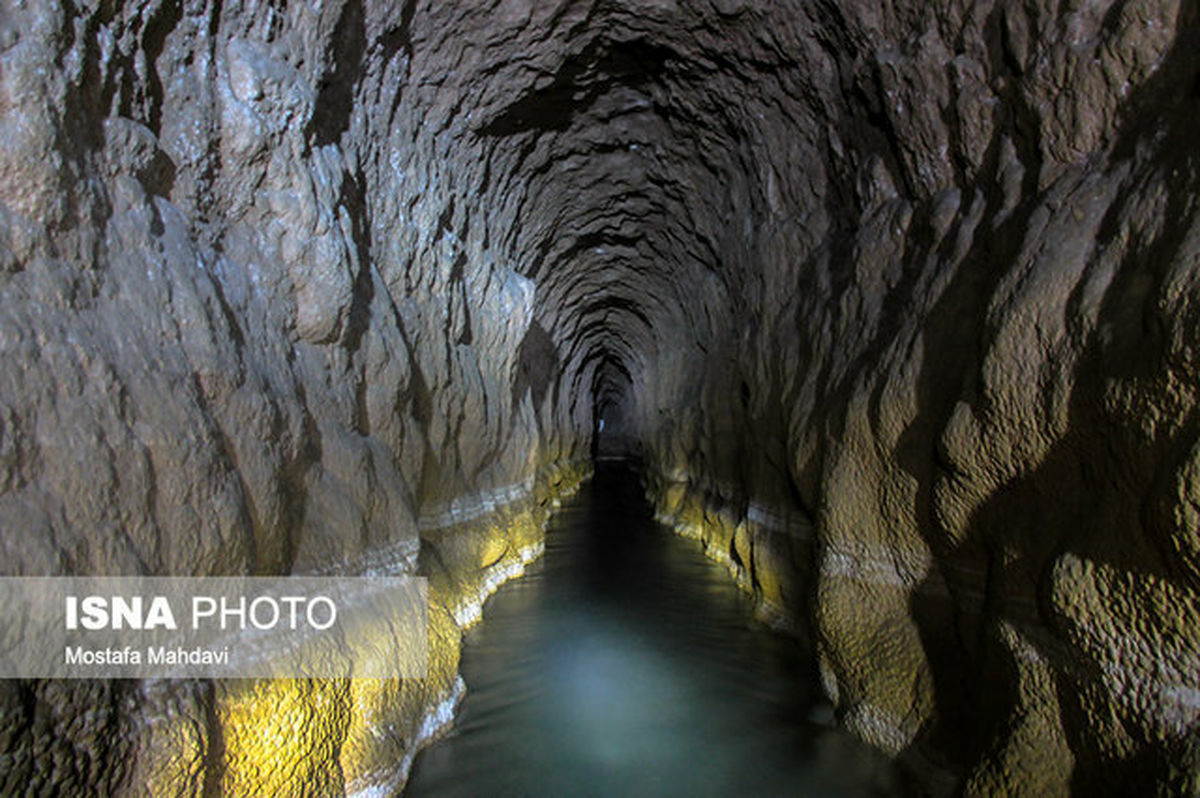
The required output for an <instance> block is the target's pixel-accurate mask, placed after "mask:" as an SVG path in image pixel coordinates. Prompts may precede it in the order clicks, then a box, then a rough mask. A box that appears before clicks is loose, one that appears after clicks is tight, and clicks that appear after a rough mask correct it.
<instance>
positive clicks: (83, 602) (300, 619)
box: [0, 577, 428, 679]
mask: <svg viewBox="0 0 1200 798" xmlns="http://www.w3.org/2000/svg"><path fill="white" fill-rule="evenodd" d="M426 601H427V588H426V580H425V579H423V578H418V577H2V578H0V678H31V679H64V678H65V679H95V678H105V679H109V678H138V679H143V678H189V679H193V678H289V677H297V678H330V677H350V678H371V679H374V678H421V677H423V676H424V675H425V668H426V660H427V656H428V646H427V639H426V626H425V612H426V606H427V604H426Z"/></svg>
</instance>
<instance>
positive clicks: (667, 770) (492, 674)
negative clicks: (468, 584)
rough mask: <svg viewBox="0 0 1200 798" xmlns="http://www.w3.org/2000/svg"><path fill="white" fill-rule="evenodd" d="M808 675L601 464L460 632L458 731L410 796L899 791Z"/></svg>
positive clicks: (634, 489)
mask: <svg viewBox="0 0 1200 798" xmlns="http://www.w3.org/2000/svg"><path fill="white" fill-rule="evenodd" d="M813 670H814V669H813V665H812V663H811V662H810V661H809V660H808V659H807V658H806V657H805V656H803V653H802V652H801V651H800V650H799V648H798V646H797V645H796V644H795V643H794V642H793V641H791V640H789V639H786V638H781V637H779V636H776V635H773V634H771V633H769V632H767V631H766V630H765V629H764V628H763V627H762V626H760V625H758V624H756V623H755V622H754V620H753V613H752V607H751V604H750V601H749V599H748V598H747V597H745V596H744V595H742V594H741V593H739V592H738V591H737V589H736V588H735V587H734V586H733V584H732V583H731V582H730V580H729V577H728V575H727V574H726V572H725V571H724V570H723V569H722V568H721V567H720V566H717V565H715V564H713V563H712V562H710V561H709V560H707V559H706V558H705V557H704V556H703V555H702V554H701V553H700V552H699V550H698V549H697V548H696V545H695V544H694V543H692V542H690V541H685V540H682V539H679V538H676V537H675V536H674V535H672V534H671V532H670V531H669V530H668V529H665V528H664V527H662V526H659V525H658V524H655V523H654V522H653V521H652V520H651V519H650V510H649V508H648V506H647V505H646V504H645V502H644V500H643V499H642V495H641V489H640V487H639V486H638V484H637V481H636V479H635V478H634V477H632V476H631V475H630V474H629V472H628V471H625V470H623V469H622V468H621V467H619V466H618V465H615V464H606V463H601V464H599V465H598V466H597V470H596V476H595V479H594V480H593V481H592V482H591V483H590V484H589V485H586V486H584V488H583V489H582V490H581V491H580V493H579V494H578V495H577V496H576V497H575V498H574V499H572V500H571V501H570V503H569V504H567V505H565V506H564V507H563V509H562V510H561V511H560V513H559V514H558V515H556V516H555V518H554V520H553V521H552V523H551V526H550V529H549V531H548V533H547V537H546V554H545V556H544V557H543V558H542V560H540V561H539V562H538V563H537V564H536V565H534V566H533V567H531V568H530V569H529V571H528V573H527V575H526V576H525V577H524V578H522V579H519V580H517V581H515V582H512V583H510V584H508V585H506V586H505V587H503V588H501V590H500V592H499V593H497V594H496V595H495V596H494V597H493V598H492V599H491V600H490V601H489V602H488V604H487V606H486V608H485V610H484V616H483V623H482V624H480V625H478V626H476V627H475V628H474V629H473V630H471V632H470V633H469V634H468V635H467V645H466V646H465V647H464V649H463V660H462V671H463V677H464V678H465V679H466V682H467V685H468V693H467V697H466V699H465V701H464V702H463V705H462V707H461V712H460V715H459V717H458V720H457V723H456V727H455V730H454V731H453V732H452V733H451V735H450V736H449V737H447V738H446V739H445V740H443V741H441V742H439V743H438V744H436V745H434V746H433V747H431V748H430V749H428V750H426V751H425V752H423V753H422V754H420V755H419V756H418V757H417V761H416V765H415V767H414V769H413V773H412V777H411V779H410V782H409V785H408V787H407V789H406V790H405V795H407V796H435V797H436V798H453V797H454V796H592V795H595V796H659V795H680V796H683V795H686V796H708V795H712V796H727V795H746V796H819V795H884V794H894V793H896V792H898V791H899V785H900V784H901V782H900V779H899V776H898V773H897V771H896V769H895V768H894V766H892V765H891V764H890V763H889V762H888V761H887V760H886V759H885V758H884V757H882V756H881V755H880V754H878V753H876V752H874V751H873V750H871V749H869V748H867V747H866V746H865V745H863V744H862V743H859V742H858V741H857V740H855V739H854V738H852V737H850V736H849V735H848V734H846V733H845V732H842V731H841V730H839V729H837V728H836V727H834V726H832V722H831V718H832V713H831V711H830V709H829V706H828V704H827V703H826V702H825V701H824V699H823V697H822V696H821V693H820V688H819V687H818V686H817V683H816V677H815V674H814V672H813Z"/></svg>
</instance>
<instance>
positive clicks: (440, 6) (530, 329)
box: [0, 0, 1200, 794]
mask: <svg viewBox="0 0 1200 798" xmlns="http://www.w3.org/2000/svg"><path fill="white" fill-rule="evenodd" d="M1198 17H1200V11H1198V10H1197V7H1196V5H1195V4H1194V3H1187V2H1161V3H1151V2H1129V3H1107V2H1099V3H1085V4H1074V3H1059V2H1055V1H1054V0H1044V1H1043V2H1030V3H1024V4H1017V3H1001V2H996V3H989V2H984V3H975V2H951V3H944V4H939V5H938V6H937V7H936V8H934V7H931V6H928V5H927V4H917V3H913V4H895V3H883V4H880V3H867V2H861V3H860V2H853V1H852V0H845V1H843V2H834V1H832V0H830V1H829V2H824V1H823V2H817V3H810V4H804V5H802V6H798V5H796V4H793V3H783V2H779V3H753V4H752V3H742V2H737V1H736V0H714V1H713V2H707V1H705V0H694V1H693V2H684V1H683V0H678V1H677V2H658V1H652V0H646V1H645V2H634V3H625V4H614V3H608V2H590V1H587V0H585V1H583V2H565V3H533V2H528V0H512V1H511V2H509V1H502V2H496V3H488V4H482V3H471V2H461V3H442V2H437V3H432V2H429V3H426V2H417V1H416V0H410V1H409V2H403V3H377V2H362V0H342V1H340V2H338V1H334V2H325V3H321V4H315V5H314V4H305V3H288V4H282V3H281V4H270V3H253V2H223V3H222V2H214V1H213V0H208V1H207V2H206V1H205V0H187V2H179V3H174V2H150V3H128V4H125V5H121V4H118V3H90V2H78V3H68V4H59V3H50V2H41V1H40V0H34V2H27V3H24V4H16V3H14V4H10V5H7V6H5V7H4V8H3V9H2V11H0V84H2V85H0V89H2V90H0V215H2V217H3V218H2V220H0V364H2V365H3V368H0V519H2V520H3V527H2V528H3V534H0V547H2V549H0V551H2V556H0V562H2V563H3V568H4V572H5V573H8V574H66V573H94V574H118V573H146V574H179V575H183V574H209V573H214V574H215V573H259V574H277V573H293V572H295V573H300V572H315V571H322V572H329V571H333V572H344V573H357V572H365V571H368V570H389V571H392V572H406V571H417V570H419V571H420V572H421V573H424V574H427V575H429V576H430V578H431V582H432V583H433V585H434V586H435V588H436V591H437V597H438V598H437V600H438V602H439V604H438V606H439V607H440V608H441V614H440V615H438V613H434V614H435V615H437V616H438V618H440V620H437V621H435V624H438V627H437V632H436V633H435V635H434V636H435V640H437V641H443V642H440V643H437V644H436V645H437V646H440V647H439V648H437V652H438V653H437V654H436V656H435V660H436V662H437V666H436V670H437V673H436V675H435V676H433V677H431V679H430V680H429V681H428V683H426V684H413V683H406V684H397V685H392V686H382V687H380V688H379V692H378V693H377V694H372V696H366V697H364V696H358V697H355V696H353V695H352V694H351V693H352V691H353V690H355V689H358V688H355V687H354V686H353V685H351V686H349V687H347V686H346V685H340V686H339V685H326V686H318V687H312V686H303V685H293V686H290V687H289V686H288V685H284V684H271V685H263V686H262V687H261V688H246V689H245V690H241V689H234V688H230V687H228V686H225V685H192V684H175V685H170V686H166V687H163V686H161V685H160V686H152V685H137V684H132V683H111V684H85V683H63V684H24V685H16V686H14V685H9V686H6V687H5V689H4V690H3V691H2V693H0V707H2V709H0V750H2V751H3V753H4V756H5V757H6V759H5V761H6V763H8V764H6V765H5V766H4V768H3V776H2V778H3V785H4V786H5V789H6V790H7V789H11V788H14V787H15V786H16V785H32V786H33V788H34V789H35V790H38V789H51V788H57V789H60V790H66V791H72V790H85V789H90V790H92V791H100V792H112V791H118V790H135V791H136V790H138V789H148V788H147V786H146V785H153V788H152V789H154V790H155V791H156V792H160V793H161V792H162V791H164V790H165V791H170V792H175V793H180V794H192V793H198V792H202V791H205V790H213V789H221V790H224V791H226V792H239V791H247V790H250V789H251V787H250V786H249V785H253V784H255V783H258V784H275V785H276V786H279V787H280V789H282V785H292V786H291V789H294V790H295V791H296V792H297V793H298V794H299V793H301V792H304V793H306V794H313V793H322V792H332V793H338V792H342V791H343V790H345V789H347V788H349V789H351V790H357V789H366V788H368V787H371V786H376V785H381V784H386V785H392V786H394V785H396V784H399V783H401V782H402V780H403V770H404V767H406V764H407V763H408V762H410V761H411V754H412V749H413V747H414V745H415V744H416V742H417V740H418V739H419V738H421V737H422V736H425V735H427V734H428V733H429V732H430V731H431V730H432V728H433V727H436V725H438V723H439V722H440V720H442V719H444V717H443V716H444V715H445V706H446V701H447V700H452V698H453V696H454V694H455V693H456V691H457V690H458V689H459V688H458V683H457V681H456V676H455V672H456V663H457V644H458V643H457V640H458V628H457V627H458V624H459V623H467V622H469V621H470V620H471V618H472V617H473V616H474V611H473V610H472V609H471V606H472V603H473V602H477V601H478V598H479V595H480V594H481V593H484V592H486V591H487V590H489V589H492V588H493V587H494V585H495V583H497V582H498V580H499V579H501V578H503V577H504V576H507V575H511V574H514V573H516V572H518V571H519V569H520V564H521V563H523V562H524V561H525V560H527V559H528V558H530V557H532V556H535V555H536V552H537V551H538V546H539V543H540V529H541V525H542V524H544V522H545V516H546V513H547V512H548V510H549V508H550V507H551V506H552V504H553V499H554V497H555V496H556V495H559V494H561V493H563V492H566V491H569V490H570V489H571V488H572V487H573V486H574V485H575V484H576V483H577V482H578V480H579V479H580V478H582V477H583V476H585V474H586V472H587V466H586V465H585V464H584V463H585V461H586V459H587V458H588V457H589V455H590V454H591V452H592V451H593V445H595V449H596V450H597V451H599V452H600V453H604V454H620V453H626V452H630V451H636V452H637V453H638V454H639V455H640V456H641V457H642V458H643V461H644V463H645V467H646V475H647V482H648V489H649V492H650V494H651V497H652V499H653V500H654V501H655V503H656V506H657V509H658V512H659V515H660V517H662V518H663V519H666V520H669V521H671V522H672V523H674V524H675V525H676V526H677V527H678V528H679V529H680V531H682V532H684V533H686V534H690V535H693V536H697V537H700V538H702V539H703V540H705V541H706V545H707V547H708V550H709V552H710V554H711V555H712V556H713V557H715V558H717V559H719V560H721V561H723V562H725V563H726V564H727V565H728V566H729V568H730V569H731V571H732V572H733V574H734V576H735V577H736V578H737V579H738V580H739V582H740V583H741V584H742V585H743V586H744V587H745V588H746V589H747V590H750V591H752V592H754V593H755V594H756V595H757V596H758V597H759V598H760V600H761V601H760V604H761V607H762V610H763V614H764V617H767V618H769V619H770V620H772V621H773V622H776V623H778V624H780V625H784V626H787V627H790V628H792V629H793V630H795V631H796V632H798V633H800V634H802V635H803V636H805V637H807V638H808V639H810V640H811V642H812V644H813V646H814V648H815V650H816V652H817V655H818V657H819V661H820V664H821V668H822V673H823V677H824V683H825V684H824V686H825V689H826V691H827V692H828V693H829V694H830V695H831V696H832V697H833V698H834V701H835V704H836V706H837V710H838V716H839V718H840V719H841V720H842V722H844V723H845V724H846V725H847V726H848V727H849V728H850V729H852V730H853V731H855V732H856V733H857V734H859V735H861V736H862V737H864V738H865V739H867V740H868V741H870V742H872V743H874V744H875V745H877V746H879V747H881V748H882V749H884V750H885V751H888V752H889V753H893V754H902V755H905V756H907V757H910V758H914V759H919V760H933V761H934V762H935V764H937V765H938V766H939V767H940V766H943V765H945V766H947V767H949V768H951V769H953V770H955V772H958V773H959V774H961V778H962V780H963V784H964V785H965V787H966V789H967V791H968V792H997V791H1006V790H1007V791H1037V790H1048V791H1055V792H1057V791H1062V790H1065V789H1068V788H1074V789H1076V790H1079V791H1086V790H1089V789H1092V788H1095V787H1097V786H1104V787H1112V786H1113V785H1119V786H1120V787H1122V788H1129V789H1133V788H1137V789H1148V788H1151V787H1158V788H1160V789H1163V790H1167V791H1170V790H1175V791H1186V790H1189V789H1190V790H1195V789H1197V788H1198V785H1197V779H1198V778H1200V776H1198V775H1197V774H1198V773H1200V749H1198V748H1197V744H1196V739H1197V731H1198V730H1197V723H1198V721H1197V717H1198V716H1200V711H1198V710H1197V704H1198V698H1197V695H1198V694H1197V690H1198V687H1197V683H1196V676H1195V674H1196V673H1197V672H1200V632H1198V631H1197V629H1198V627H1197V624H1196V620H1197V618H1198V617H1200V607H1198V604H1200V538H1198V537H1197V531H1196V530H1197V519H1198V517H1200V509H1198V508H1200V444H1198V438H1197V415H1196V399H1197V395H1196V394H1197V385H1200V382H1198V381H1197V370H1198V362H1197V346H1198V343H1200V342H1198V341H1197V330H1200V310H1198V308H1200V306H1198V304H1197V302H1198V300H1197V297H1198V296H1200V291H1198V286H1197V281H1198V280H1200V263H1198V258H1200V224H1198V223H1197V216H1196V214H1197V196H1200V191H1198V188H1200V176H1198V174H1197V166H1198V165H1197V156H1196V154H1195V153H1196V150H1195V147H1194V146H1193V145H1194V142H1193V141H1192V139H1193V138H1194V136H1195V133H1196V131H1197V130H1200V124H1198V123H1200V118H1198V115H1200V111H1198V110H1197V109H1198V108H1200V103H1197V99H1198V96H1200V95H1198V93H1197V92H1198V86H1200V63H1198V59H1200V56H1198V55H1197V54H1198V53H1200V41H1198V35H1200V34H1198V31H1200V18H1198ZM601 421H603V425H601ZM597 432H598V435H597ZM256 690H257V692H256ZM265 705H273V706H277V707H289V708H291V710H290V711H294V713H295V714H294V715H292V714H288V713H283V714H282V716H283V717H287V718H299V719H302V720H297V721H296V722H304V723H308V724H310V726H311V727H312V729H313V731H312V734H311V735H303V736H300V737H297V738H295V739H293V740H291V743H294V745H295V746H296V747H295V748H294V750H293V749H291V748H289V749H288V751H289V752H290V753H289V756H291V758H290V759H289V758H288V757H282V758H281V759H280V761H279V762H277V763H275V764H270V763H271V762H275V760H273V759H268V758H264V757H262V756H259V754H261V753H262V752H261V751H260V750H258V749H256V748H255V744H254V742H253V741H254V740H255V739H262V735H257V737H256V734H255V731H254V730H255V729H260V728H262V726H261V724H263V723H266V722H267V721H266V720H265V719H264V718H263V717H262V716H260V715H258V714H256V711H255V709H254V707H256V706H257V707H261V706H265ZM367 705H370V706H373V707H378V708H380V711H381V712H384V713H385V714H387V715H388V717H389V718H391V720H390V721H384V720H380V719H379V718H378V717H376V715H375V714H374V710H372V711H371V712H366V711H364V710H362V707H363V706H367ZM319 708H324V709H319ZM147 718H168V719H170V722H166V723H154V724H149V723H147V722H146V719H147ZM304 719H306V720H304ZM387 722H391V723H392V724H393V725H392V726H391V727H389V728H391V729H393V731H392V732H389V733H388V734H386V735H383V737H382V738H380V737H379V736H378V735H376V734H375V732H376V731H377V730H378V729H379V728H381V727H383V725H384V724H385V723H387ZM379 739H383V740H384V741H383V742H379ZM239 741H242V742H241V743H239Z"/></svg>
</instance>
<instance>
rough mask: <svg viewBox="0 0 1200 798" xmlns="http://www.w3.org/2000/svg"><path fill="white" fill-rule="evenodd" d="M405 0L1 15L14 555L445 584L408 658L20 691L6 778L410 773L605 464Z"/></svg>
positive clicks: (75, 565)
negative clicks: (295, 678) (579, 433)
mask: <svg viewBox="0 0 1200 798" xmlns="http://www.w3.org/2000/svg"><path fill="white" fill-rule="evenodd" d="M414 10H415V9H414V8H413V7H412V6H411V5H396V4H387V3H379V4H375V5H371V6H366V5H364V4H362V3H359V2H334V3H326V4H324V5H322V4H316V5H315V6H314V5H313V4H291V5H290V6H289V7H285V5H284V4H265V3H255V2H247V3H236V2H232V3H231V2H226V3H221V2H208V3H206V2H200V3H195V2H187V3H177V2H152V3H140V2H139V3H129V4H126V5H125V6H122V5H121V4H117V3H65V4H60V3H57V2H41V1H40V0H35V1H34V2H30V3H17V4H11V5H6V7H5V8H4V9H3V16H2V17H0V26H2V29H3V32H2V34H0V41H2V44H0V46H2V47H3V52H2V54H0V62H2V67H0V81H2V83H3V90H2V97H3V100H2V105H0V142H3V143H2V144H0V203H2V206H0V212H2V213H3V220H2V222H0V235H2V244H3V246H2V247H0V251H2V255H0V257H2V259H3V271H2V272H0V362H2V363H3V367H2V368H0V450H2V452H3V454H2V455H0V464H2V465H0V469H2V470H0V519H2V528H3V534H0V547H2V552H3V554H2V556H0V562H2V563H3V566H2V567H3V572H4V573H6V574H10V575H12V574H38V575H42V574H46V575H50V574H97V575H99V574H114V575H115V574H152V575H203V574H288V573H347V574H354V573H410V572H411V573H418V572H419V573H421V574H423V575H427V576H428V577H429V578H430V580H431V590H432V595H433V597H434V605H435V606H434V607H433V608H432V611H431V640H432V645H433V649H432V652H431V653H432V656H431V672H430V675H429V678H428V679H426V680H421V681H410V682H403V683H400V682H397V683H394V684H391V683H380V684H374V683H369V682H351V683H332V682H331V683H305V682H297V683H290V682H263V683H251V684H245V683H236V682H234V683H229V684H191V683H170V684H140V683H131V682H113V683H84V682H64V683H20V684H13V683H10V684H8V685H5V686H4V689H3V690H2V691H0V751H2V752H3V761H4V765H3V766H2V767H0V791H3V792H5V793H8V792H20V791H24V790H27V789H32V790H33V791H34V792H37V793H42V792H49V791H52V790H57V791H65V792H70V793H73V794H87V793H91V794H112V793H114V792H148V793H150V794H155V795H164V794H201V793H204V794H212V793H213V792H214V791H215V792H216V793H220V794H245V795H252V794H262V792H263V791H266V792H272V791H275V792H276V793H277V794H286V793H293V794H297V795H299V794H305V795H314V794H335V793H336V794H340V793H342V792H343V791H345V790H349V791H352V792H353V791H360V790H369V789H372V788H378V787H380V786H384V787H386V786H388V785H391V786H396V785H398V784H400V783H402V782H403V778H404V774H405V772H406V769H407V766H408V764H409V763H411V759H412V756H413V753H414V751H415V747H416V745H417V744H419V742H420V741H421V740H422V739H424V738H427V737H428V736H429V735H430V734H432V733H433V732H434V731H435V730H436V728H437V727H438V726H440V725H441V724H443V723H444V722H445V721H446V720H447V718H448V712H449V709H450V708H452V706H453V701H454V699H455V697H456V696H457V694H458V693H459V692H461V683H460V682H459V681H458V680H457V657H458V634H459V632H458V628H457V627H458V626H461V625H465V624H466V623H468V622H470V621H471V620H473V618H474V617H477V613H478V605H479V603H480V601H481V600H482V598H483V597H484V596H485V595H486V593H487V592H489V591H490V590H492V589H494V588H495V585H496V584H497V583H498V581H500V580H502V579H503V578H507V577H509V576H512V575H515V574H516V573H519V572H520V570H521V567H522V565H523V563H524V562H526V561H527V560H528V559H530V558H531V557H533V556H536V554H537V553H538V552H539V551H540V545H541V530H542V528H543V525H544V522H545V520H546V517H547V513H548V511H549V510H550V508H551V507H552V504H553V502H554V501H555V500H556V499H557V498H558V497H559V496H561V495H564V494H565V493H567V492H569V491H570V490H571V489H572V488H573V486H574V485H575V484H577V483H578V481H579V480H580V479H581V478H583V477H584V476H585V475H586V473H587V470H588V466H587V464H586V458H587V456H588V451H589V449H588V439H587V438H586V436H585V437H584V438H583V439H576V437H575V436H573V434H572V433H571V432H570V429H572V428H573V427H571V426H564V425H563V424H562V423H561V419H559V418H557V417H555V416H554V414H553V411H552V409H551V408H550V403H549V401H548V400H547V399H546V397H545V395H544V393H545V392H544V389H543V390H540V391H539V389H538V386H531V385H529V384H527V382H528V380H527V378H524V377H523V376H522V372H521V370H520V368H519V366H520V356H521V352H522V342H523V341H524V340H525V339H526V337H527V336H528V335H529V334H530V330H536V322H535V318H534V312H535V305H536V302H535V297H536V294H537V288H536V285H535V283H534V282H533V281H531V280H530V279H528V278H526V277H523V276H522V275H521V274H520V273H519V271H518V267H519V266H520V265H521V254H522V253H521V252H520V251H519V250H516V249H514V248H513V247H512V246H511V244H510V243H508V242H507V240H506V239H507V237H508V236H509V235H510V232H511V228H512V215H511V214H509V215H508V216H504V215H502V214H495V213H484V210H485V209H487V208H488V207H489V206H487V205H484V204H482V201H483V199H485V198H486V196H487V195H486V191H484V190H481V189H480V188H479V187H478V186H477V182H478V180H479V177H480V172H481V170H482V168H483V166H482V160H481V158H480V157H478V156H477V155H475V154H473V153H471V152H470V151H466V152H464V153H463V154H462V155H456V154H455V153H454V151H453V147H452V145H453V144H454V142H455V140H456V139H455V138H454V137H452V136H447V135H446V133H445V130H444V129H443V128H444V126H445V125H446V124H447V123H448V122H449V121H450V120H452V119H453V115H452V114H451V110H452V109H453V103H449V102H448V101H449V100H451V99H452V98H453V96H454V95H453V93H452V91H453V90H451V91H450V92H447V91H443V90H441V89H440V88H439V87H438V85H437V83H438V81H440V80H441V79H442V78H443V77H444V74H443V67H444V61H445V59H446V58H449V57H452V56H456V55H457V54H456V53H454V52H451V53H449V54H448V55H446V54H441V55H439V52H440V51H439V50H438V49H437V48H436V47H434V48H433V49H432V50H431V51H430V53H429V56H428V59H427V65H426V67H425V68H424V69H425V70H427V71H424V72H423V71H421V69H419V68H418V67H417V66H416V65H415V63H414V61H415V56H414V48H415V38H414V37H415V35H416V33H415V31H413V29H412V21H413V16H414ZM438 29H439V30H442V32H443V34H445V33H446V31H445V30H444V29H443V28H442V27H441V26H440V25H439V26H438ZM451 44H453V43H451ZM448 46H450V45H445V44H443V47H448ZM439 59H441V60H439ZM539 413H541V414H542V417H541V418H539ZM556 425H557V426H556ZM298 730H299V732H298Z"/></svg>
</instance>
